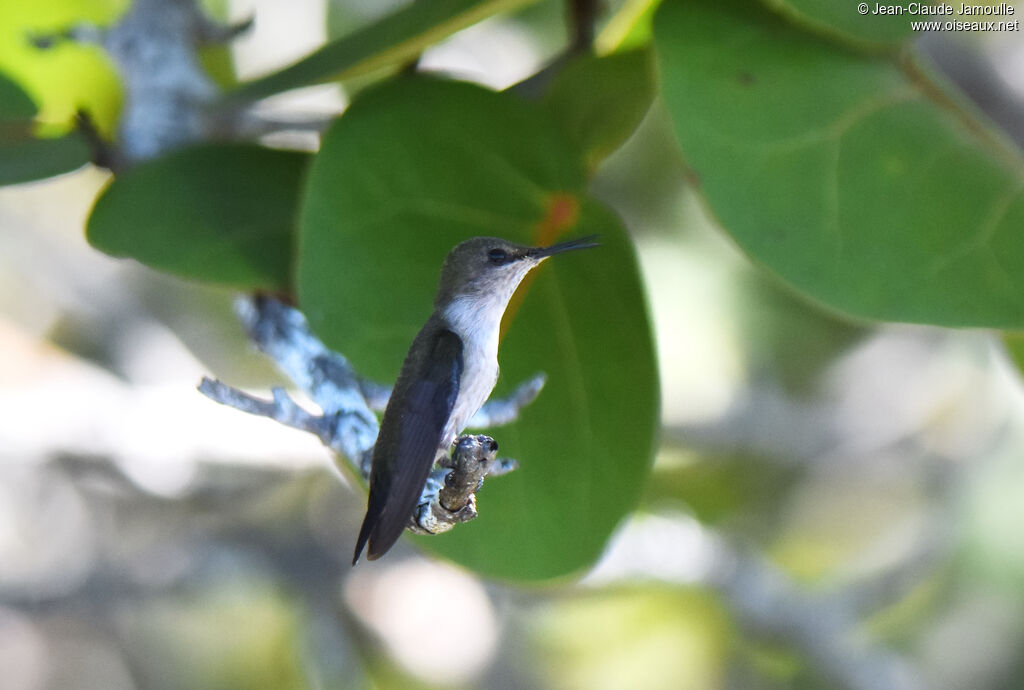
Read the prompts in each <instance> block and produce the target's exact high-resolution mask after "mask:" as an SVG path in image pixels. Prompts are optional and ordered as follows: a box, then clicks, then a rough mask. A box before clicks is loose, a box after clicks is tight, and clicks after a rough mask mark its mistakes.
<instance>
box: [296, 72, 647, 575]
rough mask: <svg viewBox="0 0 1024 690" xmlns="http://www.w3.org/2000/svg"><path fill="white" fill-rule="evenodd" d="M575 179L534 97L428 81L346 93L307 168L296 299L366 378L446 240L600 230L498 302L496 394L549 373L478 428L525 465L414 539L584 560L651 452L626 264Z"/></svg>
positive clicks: (596, 548)
mask: <svg viewBox="0 0 1024 690" xmlns="http://www.w3.org/2000/svg"><path fill="white" fill-rule="evenodd" d="M584 184H585V177H584V174H583V170H582V164H581V161H579V159H578V158H577V157H575V156H574V154H573V153H572V149H571V148H569V147H568V145H567V144H566V142H565V141H564V139H563V137H562V136H561V135H560V133H559V131H558V128H557V127H556V126H555V125H554V123H553V122H551V121H550V120H549V119H548V118H547V116H546V114H545V111H544V110H543V108H541V107H540V106H537V105H534V104H527V103H525V102H523V101H521V100H519V99H518V98H517V97H515V96H514V95H512V94H508V93H505V94H498V93H493V92H490V91H487V90H484V89H482V88H479V87H476V86H471V85H468V84H461V83H454V82H443V81H432V80H425V79H408V80H400V81H398V82H396V83H393V84H390V85H388V86H386V87H384V88H382V89H378V90H375V91H373V92H371V93H369V94H367V95H366V96H365V97H364V98H362V99H360V100H358V101H357V102H356V103H354V104H353V106H352V108H351V109H350V110H349V111H348V112H347V113H346V114H345V115H344V116H343V117H342V118H341V119H340V120H339V121H338V123H337V124H336V125H335V126H334V127H333V128H332V129H331V130H330V131H329V132H328V134H327V135H326V137H325V138H324V141H323V146H322V148H321V151H320V153H319V154H318V155H317V157H316V159H315V161H314V163H313V166H312V168H311V170H310V176H309V182H308V186H307V196H306V199H305V202H304V207H303V217H302V222H301V235H300V236H301V242H300V251H299V268H298V283H299V297H300V302H301V304H302V308H303V310H304V311H305V313H306V314H307V316H309V318H310V321H311V323H312V325H313V327H314V329H315V330H316V331H317V332H318V333H319V334H320V335H321V336H322V337H324V338H325V340H326V341H327V342H328V343H329V344H330V345H331V346H332V347H334V348H336V349H338V350H340V351H342V352H344V353H345V354H346V355H347V356H349V357H350V358H351V359H352V361H353V362H354V364H355V365H356V367H357V368H358V369H359V370H360V371H361V372H363V373H365V374H367V375H370V376H373V377H375V378H378V379H380V380H385V381H387V380H393V379H394V378H395V376H396V375H397V373H398V368H399V366H400V364H401V362H402V359H403V357H404V355H405V351H406V349H407V348H408V346H409V343H410V342H411V340H412V338H413V336H414V335H415V333H416V331H417V330H418V328H419V327H420V326H421V325H422V324H423V322H424V321H425V320H426V318H427V316H428V314H429V313H430V310H431V304H432V301H433V297H434V294H433V293H434V290H435V287H436V285H437V278H438V273H439V271H440V266H441V262H442V260H443V259H444V256H445V254H446V253H447V251H448V250H449V249H450V248H451V247H452V246H454V245H455V244H456V243H458V242H460V241H461V240H463V239H466V238H468V237H472V236H478V235H498V236H502V237H506V238H509V239H512V240H514V241H518V242H522V243H530V244H539V243H545V244H546V243H548V242H551V241H553V240H554V239H555V238H556V237H559V236H564V235H566V234H569V233H571V234H572V235H578V234H584V233H592V232H597V233H600V235H601V242H602V246H601V247H600V248H599V249H596V250H590V251H587V252H579V253H573V254H566V255H564V256H558V257H555V258H554V259H552V260H551V261H549V262H548V263H546V264H545V265H544V266H543V267H542V268H540V269H538V270H537V272H536V274H535V275H534V276H533V277H534V280H530V281H529V282H528V283H524V288H523V289H521V291H520V294H519V295H517V297H521V298H522V300H521V302H518V300H517V299H515V298H514V299H513V306H512V307H510V309H509V312H508V313H507V314H506V323H505V326H506V329H507V331H506V332H507V335H506V337H505V338H504V340H503V344H502V348H501V355H500V360H501V367H502V369H501V382H500V383H499V389H498V390H499V392H500V391H502V390H507V389H508V388H509V387H510V385H511V384H514V383H518V382H520V381H522V380H523V379H525V378H526V377H528V376H530V375H532V374H533V373H535V372H537V371H538V370H543V371H546V372H547V373H548V376H549V379H548V384H547V387H546V388H545V389H544V391H543V393H541V396H540V398H539V399H538V400H537V402H535V403H534V404H533V405H531V406H530V407H529V408H527V409H526V410H525V411H524V412H523V414H522V418H521V419H520V420H519V421H518V422H517V423H515V424H513V425H511V426H508V427H504V428H501V429H496V430H494V431H493V432H492V433H493V434H494V436H495V437H496V439H497V440H498V442H499V443H500V444H501V450H502V453H503V454H506V455H509V456H512V457H516V458H518V459H519V460H520V462H521V463H522V467H521V469H519V470H518V471H516V472H514V473H512V474H511V475H509V476H507V477H502V478H500V479H493V480H489V481H488V483H487V486H486V487H485V488H484V489H483V491H482V492H481V493H480V495H479V509H480V517H479V518H478V519H477V520H476V521H474V522H473V523H470V524H468V525H464V526H462V527H460V528H458V529H455V530H453V531H452V532H451V533H449V534H446V535H443V536H440V537H431V538H427V539H424V540H423V541H422V543H423V544H424V546H426V547H427V548H430V549H434V550H436V551H437V552H439V553H441V554H444V555H446V556H448V557H450V558H453V559H455V560H457V561H459V562H461V563H463V564H464V565H466V566H468V567H470V568H473V569H474V570H477V571H479V572H482V573H486V574H488V575H492V576H497V577H503V578H513V579H539V578H547V577H553V576H557V575H561V574H564V573H567V572H571V571H573V570H577V569H580V568H582V567H583V566H584V565H586V564H587V563H589V562H591V561H593V560H594V559H595V558H596V557H597V555H598V554H599V553H600V550H601V548H602V545H603V544H604V541H605V540H606V538H607V537H608V534H609V533H610V532H611V530H612V529H613V528H614V526H615V525H616V523H617V522H618V521H619V520H620V519H621V518H622V516H623V515H624V514H625V513H626V512H627V511H628V510H630V509H631V508H632V507H633V506H634V505H635V504H636V502H637V500H638V498H639V494H640V489H641V486H642V485H643V483H644V480H645V477H646V475H647V469H648V466H649V463H650V459H651V453H652V444H653V439H654V433H655V428H656V423H657V410H656V407H657V384H656V375H655V369H654V358H653V352H652V345H651V338H650V332H649V326H648V322H647V317H646V309H645V305H644V300H643V295H642V291H641V286H640V279H639V276H638V273H637V265H636V261H635V258H634V255H633V250H632V246H631V243H630V241H629V238H628V237H627V236H626V234H625V232H624V231H623V229H622V226H621V225H620V223H619V222H618V220H617V219H616V218H615V217H613V216H612V215H611V214H610V213H609V212H608V211H607V210H605V209H604V208H602V207H601V206H600V205H599V204H597V203H596V202H594V201H591V200H590V199H588V198H586V196H585V195H584V191H583V189H584ZM354 536H355V535H353V538H354Z"/></svg>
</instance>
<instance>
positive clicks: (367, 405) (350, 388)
mask: <svg viewBox="0 0 1024 690" xmlns="http://www.w3.org/2000/svg"><path fill="white" fill-rule="evenodd" d="M235 311H236V313H237V314H238V317H239V319H240V321H241V322H242V326H243V327H244V328H245V331H246V333H247V334H248V336H249V339H250V340H251V341H252V342H253V343H254V344H255V345H256V347H258V348H259V349H260V350H261V351H262V352H264V353H265V354H267V355H268V356H269V357H270V358H271V359H273V360H274V361H275V362H276V363H277V365H278V367H279V368H280V369H281V370H282V371H283V372H284V373H285V374H286V375H287V376H288V377H289V378H290V379H291V380H292V381H293V382H294V383H295V385H297V386H298V387H299V388H300V389H301V390H302V391H303V392H304V393H306V394H307V395H309V397H310V398H311V399H312V400H313V402H315V403H316V404H317V406H319V407H320V410H321V412H320V414H317V413H314V412H310V411H308V410H306V409H304V408H303V407H302V406H301V405H299V404H298V403H297V402H295V401H294V400H293V399H292V398H291V397H289V396H288V395H287V393H285V392H284V390H282V389H279V388H275V389H274V390H273V398H272V399H270V400H267V399H264V398H260V397H256V396H253V395H250V394H248V393H245V392H243V391H240V390H238V389H236V388H232V387H231V386H228V385H226V384H224V383H221V382H220V381H215V380H212V379H209V378H204V379H203V381H202V382H201V383H200V385H199V390H200V392H202V393H203V394H204V395H206V396H207V397H209V398H210V399H211V400H214V401H216V402H219V403H221V404H224V405H228V406H230V407H234V408H235V409H238V410H242V411H243V412H248V413H249V414H255V415H259V416H262V417H269V418H270V419H274V420H276V421H278V422H280V423H281V424H284V425H286V426H290V427H293V428H295V429H300V430H302V431H306V432H308V433H311V434H314V435H315V436H316V437H317V438H319V439H320V440H321V441H322V442H323V443H324V445H326V446H327V447H328V448H330V449H332V450H333V451H335V452H336V453H338V454H339V455H340V456H342V457H344V458H346V459H347V460H348V461H349V462H350V463H351V464H352V466H353V468H354V470H355V471H356V473H358V474H359V475H360V476H361V477H363V478H364V479H366V478H368V477H369V475H370V462H371V458H372V451H373V446H374V444H375V443H376V440H377V432H378V429H379V427H378V423H377V418H376V416H375V415H374V414H373V410H374V409H378V410H379V409H381V408H383V407H384V406H385V405H386V404H387V398H388V395H390V388H388V387H387V386H382V385H380V384H377V383H374V382H371V381H367V380H365V379H363V378H361V377H360V376H359V375H358V374H357V373H356V371H355V370H354V369H353V368H352V365H351V364H349V361H348V360H347V359H346V358H345V357H344V356H342V355H341V354H339V353H337V352H334V351H332V350H330V349H328V348H327V346H326V345H324V344H323V342H322V341H320V339H318V338H317V337H316V336H314V335H313V333H312V331H311V330H310V329H309V324H308V323H307V322H306V319H305V317H304V316H303V315H302V314H301V312H299V311H298V310H297V309H294V308H292V307H289V306H287V305H285V304H284V303H282V302H280V301H278V300H276V299H272V298H269V297H244V298H239V299H238V300H237V301H236V303H235ZM544 381H545V377H544V375H543V374H538V375H536V376H534V377H533V378H531V379H529V380H527V381H525V382H524V383H522V384H520V385H519V386H518V387H516V389H515V390H514V391H513V392H512V394H511V395H510V396H508V397H506V398H502V399H498V400H494V401H490V402H488V404H487V405H485V406H484V409H483V410H481V413H482V414H478V415H477V416H476V417H474V418H473V420H471V421H472V424H473V426H479V427H485V426H491V425H495V424H506V423H508V422H511V421H513V420H514V419H515V418H516V416H517V415H518V413H519V410H520V409H522V408H523V407H524V406H525V405H528V404H529V403H530V402H532V401H533V400H534V399H535V398H536V397H537V395H538V394H539V393H540V390H541V388H543V386H544ZM371 403H372V404H371ZM497 449H498V445H497V443H495V442H494V440H493V439H491V438H489V437H487V436H463V437H461V438H459V439H458V440H457V442H456V445H455V450H454V452H453V454H452V457H451V458H450V459H447V460H446V461H445V462H444V466H443V467H439V468H437V469H435V470H434V471H433V472H432V473H431V475H430V477H429V479H428V480H427V483H426V486H425V487H424V489H423V494H422V495H421V497H420V502H419V505H418V507H417V509H416V511H415V513H414V515H412V516H410V518H411V521H410V528H412V529H414V530H415V531H418V532H422V533H426V534H438V533H440V532H444V531H447V530H449V529H451V528H452V526H454V525H455V524H458V523H460V522H466V521H467V520H471V519H473V518H474V517H476V497H475V494H476V492H477V491H478V490H479V489H480V487H481V486H482V485H483V479H484V477H485V476H488V475H490V476H499V475H502V474H506V473H507V472H510V471H512V470H513V469H515V468H516V462H515V461H514V460H510V459H504V458H502V459H499V458H497V457H496V454H497Z"/></svg>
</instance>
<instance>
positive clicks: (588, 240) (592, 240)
mask: <svg viewBox="0 0 1024 690" xmlns="http://www.w3.org/2000/svg"><path fill="white" fill-rule="evenodd" d="M596 240H597V235H587V236H586V237H580V238H579V239H576V240H568V241H566V242H559V243H558V244H553V245H551V246H550V247H534V248H533V249H531V250H530V251H529V252H527V255H528V256H532V257H534V258H537V259H546V258H547V257H549V256H553V255H555V254H561V253H562V252H567V251H570V250H573V249H591V248H592V247H600V246H601V243H600V242H597V241H596Z"/></svg>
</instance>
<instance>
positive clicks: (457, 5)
mask: <svg viewBox="0 0 1024 690" xmlns="http://www.w3.org/2000/svg"><path fill="white" fill-rule="evenodd" d="M531 2H535V0H430V1H429V2H412V3H409V4H408V5H406V6H405V7H403V8H401V9H399V10H397V11H396V12H394V13H393V14H390V15H388V16H386V17H384V18H383V19H381V20H380V21H377V22H374V23H373V24H370V25H369V26H367V27H365V28H363V29H360V30H359V31H356V32H354V33H352V34H350V35H349V36H345V37H344V38H340V39H338V40H336V41H331V42H330V43H328V44H327V45H325V46H323V47H322V48H320V49H318V50H316V51H314V52H313V53H311V54H310V55H308V56H306V57H305V58H303V59H301V60H299V61H298V62H296V63H295V64H293V65H291V66H289V67H286V68H284V69H283V70H280V71H278V72H274V73H273V74H269V75H267V76H265V77H263V78H261V79H257V80H255V81H251V82H248V83H246V84H243V85H242V86H241V87H240V88H239V89H238V90H237V91H235V92H234V94H233V95H234V96H235V97H237V98H239V99H246V100H256V99H260V98H266V97H267V96H271V95H273V94H275V93H280V92H282V91H287V90H289V89H296V88H299V87H302V86H309V85H311V84H317V83H320V82H325V81H329V80H332V79H348V78H351V77H354V76H357V75H360V74H366V73H367V72H372V71H373V70H377V69H380V68H382V67H389V66H393V65H398V64H401V63H403V62H405V61H408V60H412V59H414V58H415V57H416V56H417V55H419V54H420V52H422V51H423V49H424V48H426V47H427V46H429V45H430V44H432V43H436V42H438V41H440V40H441V39H443V38H445V37H446V36H449V35H451V34H453V33H455V32H456V31H458V30H460V29H464V28H466V27H467V26H471V25H472V24H475V23H476V22H478V21H480V20H482V19H484V18H486V17H489V16H491V15H492V14H496V13H498V12H502V11H507V10H511V9H514V8H517V7H521V6H523V5H527V4H530V3H531Z"/></svg>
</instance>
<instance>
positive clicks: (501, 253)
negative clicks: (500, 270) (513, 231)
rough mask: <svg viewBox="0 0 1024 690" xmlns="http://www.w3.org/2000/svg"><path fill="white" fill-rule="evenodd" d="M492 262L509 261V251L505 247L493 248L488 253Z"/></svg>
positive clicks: (501, 262)
mask: <svg viewBox="0 0 1024 690" xmlns="http://www.w3.org/2000/svg"><path fill="white" fill-rule="evenodd" d="M487 257H488V258H489V259H490V260H491V263H492V264H503V263H505V262H506V261H508V252H506V251H505V250H504V249H492V250H491V251H489V252H488V253H487Z"/></svg>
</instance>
